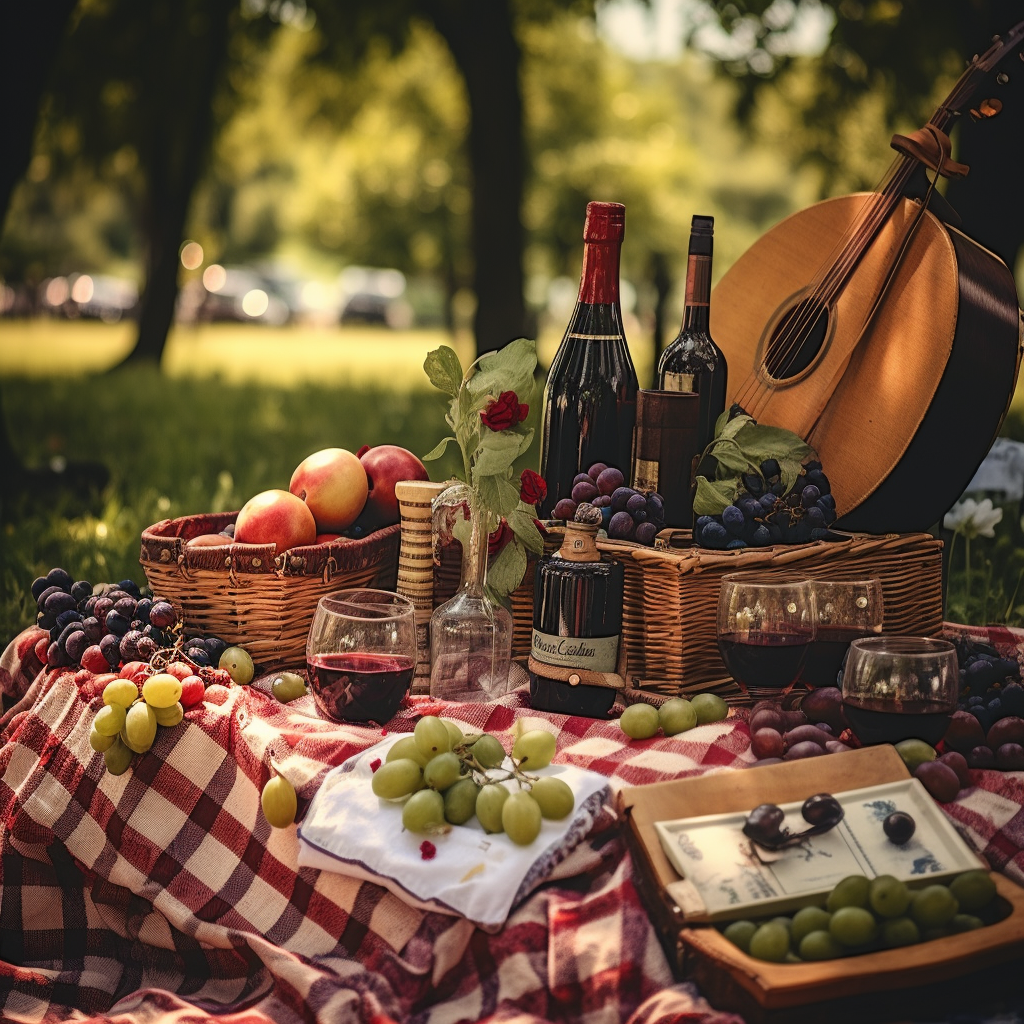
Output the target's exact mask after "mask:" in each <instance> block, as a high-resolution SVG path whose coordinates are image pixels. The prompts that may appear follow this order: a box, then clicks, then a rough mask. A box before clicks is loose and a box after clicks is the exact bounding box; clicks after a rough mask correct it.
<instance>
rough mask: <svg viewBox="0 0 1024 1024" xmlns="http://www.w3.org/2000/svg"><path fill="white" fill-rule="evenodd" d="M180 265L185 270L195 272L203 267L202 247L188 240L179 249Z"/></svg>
mask: <svg viewBox="0 0 1024 1024" xmlns="http://www.w3.org/2000/svg"><path fill="white" fill-rule="evenodd" d="M181 265H182V266H183V267H184V268H185V269H186V270H197V269H198V268H199V267H201V266H202V265H203V247H202V246H201V245H200V244H199V243H198V242H193V241H191V240H190V241H187V242H186V243H185V244H184V245H183V246H182V247H181Z"/></svg>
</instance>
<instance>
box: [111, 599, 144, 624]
mask: <svg viewBox="0 0 1024 1024" xmlns="http://www.w3.org/2000/svg"><path fill="white" fill-rule="evenodd" d="M137 604H138V601H136V600H135V598H134V597H122V598H120V599H119V600H118V601H115V602H114V610H115V611H116V612H119V613H120V614H121V615H123V616H124V617H125V619H126V620H127V621H128V622H131V621H132V619H134V618H135V606H136V605H137Z"/></svg>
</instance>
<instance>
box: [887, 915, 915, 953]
mask: <svg viewBox="0 0 1024 1024" xmlns="http://www.w3.org/2000/svg"><path fill="white" fill-rule="evenodd" d="M920 941H921V930H920V929H919V928H918V927H917V925H916V924H915V923H914V922H913V921H912V920H911V919H910V918H909V917H893V918H890V919H889V920H888V921H883V922H882V945H883V946H887V947H888V948H889V949H896V948H897V947H899V946H913V945H914V944H915V943H917V942H920Z"/></svg>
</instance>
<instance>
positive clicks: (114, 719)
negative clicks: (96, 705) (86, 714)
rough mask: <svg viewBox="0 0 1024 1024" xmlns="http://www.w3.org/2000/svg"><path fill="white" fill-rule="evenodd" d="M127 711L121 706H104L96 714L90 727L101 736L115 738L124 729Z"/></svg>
mask: <svg viewBox="0 0 1024 1024" xmlns="http://www.w3.org/2000/svg"><path fill="white" fill-rule="evenodd" d="M126 714H127V709H126V708H125V707H124V706H123V705H122V704H104V705H103V707H101V708H100V709H99V711H97V712H96V717H95V718H94V719H93V721H92V727H93V728H94V729H95V730H96V731H97V732H98V733H99V734H100V735H101V736H116V735H117V734H118V733H119V732H120V731H121V730H122V729H123V728H124V720H125V716H126Z"/></svg>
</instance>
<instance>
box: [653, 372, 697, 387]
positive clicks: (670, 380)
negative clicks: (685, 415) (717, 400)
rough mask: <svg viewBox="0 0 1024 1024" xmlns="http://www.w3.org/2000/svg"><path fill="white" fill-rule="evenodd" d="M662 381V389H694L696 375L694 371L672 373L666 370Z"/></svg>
mask: <svg viewBox="0 0 1024 1024" xmlns="http://www.w3.org/2000/svg"><path fill="white" fill-rule="evenodd" d="M664 377H665V379H664V380H663V381H662V384H661V389H662V391H696V390H697V375H696V374H695V373H673V372H672V371H671V370H666V371H665V374H664Z"/></svg>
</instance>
